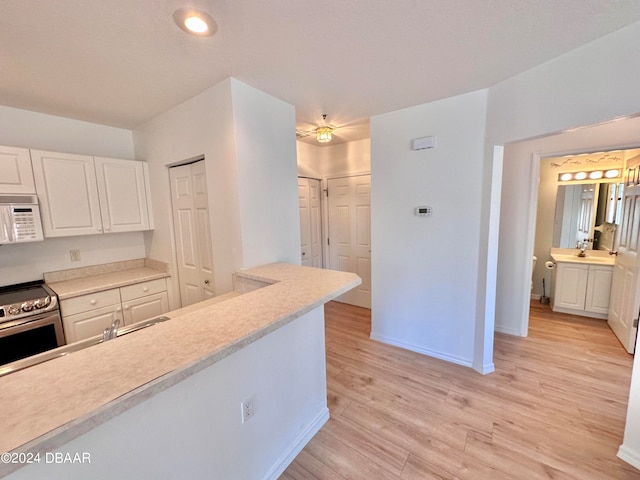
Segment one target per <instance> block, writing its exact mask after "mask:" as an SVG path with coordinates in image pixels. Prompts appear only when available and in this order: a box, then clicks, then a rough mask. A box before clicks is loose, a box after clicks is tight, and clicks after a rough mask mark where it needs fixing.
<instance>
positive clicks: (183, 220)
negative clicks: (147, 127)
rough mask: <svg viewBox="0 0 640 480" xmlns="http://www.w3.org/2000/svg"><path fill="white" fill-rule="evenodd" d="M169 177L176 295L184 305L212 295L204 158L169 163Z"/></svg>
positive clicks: (211, 257) (213, 292)
mask: <svg viewBox="0 0 640 480" xmlns="http://www.w3.org/2000/svg"><path fill="white" fill-rule="evenodd" d="M169 178H170V179H171V206H172V210H173V224H174V235H175V241H176V250H177V252H176V256H177V262H178V279H179V284H180V299H181V302H182V306H183V307H186V306H187V305H191V304H193V303H196V302H200V301H202V300H206V299H207V298H211V297H214V296H215V288H214V278H213V248H212V244H211V230H210V228H209V225H210V224H209V207H208V196H207V182H206V173H205V167H204V161H199V162H196V163H192V164H188V165H181V166H179V167H172V168H170V169H169Z"/></svg>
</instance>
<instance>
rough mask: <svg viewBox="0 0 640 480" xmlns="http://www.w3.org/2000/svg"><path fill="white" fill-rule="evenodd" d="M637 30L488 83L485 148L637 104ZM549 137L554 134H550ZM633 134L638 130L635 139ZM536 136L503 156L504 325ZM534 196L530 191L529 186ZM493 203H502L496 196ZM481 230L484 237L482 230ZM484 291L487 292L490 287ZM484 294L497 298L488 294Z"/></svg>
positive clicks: (527, 213)
mask: <svg viewBox="0 0 640 480" xmlns="http://www.w3.org/2000/svg"><path fill="white" fill-rule="evenodd" d="M639 35H640V23H635V24H633V25H631V26H629V27H626V28H624V29H622V30H619V31H617V32H614V33H612V34H610V35H608V36H606V37H603V38H601V39H599V40H597V41H595V42H592V43H589V44H587V45H584V46H582V47H581V48H579V49H577V50H575V51H573V52H570V53H568V54H566V55H564V56H562V57H559V58H557V59H555V60H552V61H550V62H547V63H545V64H543V65H541V66H539V67H537V68H534V69H532V70H530V71H528V72H525V73H523V74H521V75H517V76H516V77H513V78H511V79H509V80H506V81H504V82H502V83H500V84H498V85H496V86H494V87H491V88H490V89H489V105H488V115H487V146H488V148H491V146H493V145H500V144H505V143H509V142H517V141H519V140H523V139H531V138H533V137H538V136H544V135H548V134H551V133H555V132H560V131H562V130H563V129H572V128H575V127H579V126H583V125H592V124H596V123H598V122H602V121H606V120H610V119H613V118H616V117H621V116H624V115H633V114H635V113H637V112H640V95H638V79H640V44H638V42H637V38H638V36H639ZM614 72H623V73H624V74H620V75H618V74H614ZM636 132H637V131H636ZM575 133H578V132H575ZM553 138H556V137H550V138H549V139H550V140H551V139H553ZM637 138H638V136H637V133H636V136H635V139H636V141H637ZM585 140H586V139H585ZM603 141H604V140H603ZM534 142H535V141H533V140H532V143H530V144H528V145H517V146H515V145H514V147H515V148H517V149H518V152H517V154H516V155H517V158H516V156H514V153H512V152H509V156H508V157H505V159H504V177H503V178H504V181H503V182H502V187H503V191H502V205H503V206H504V205H505V204H507V206H508V207H509V208H508V209H507V210H503V212H502V215H501V218H500V247H499V261H498V269H499V270H498V272H499V273H498V285H497V295H496V298H497V303H496V318H495V321H496V324H498V325H503V326H504V325H508V324H509V320H508V318H509V316H510V315H515V317H516V318H519V319H521V318H522V316H523V315H522V311H523V309H524V306H525V305H526V302H528V290H529V279H527V275H528V274H530V272H531V255H532V253H533V238H532V232H533V230H532V226H534V225H535V219H533V218H532V211H531V209H530V208H529V207H530V203H531V202H530V200H529V198H530V194H532V192H531V188H530V183H531V182H530V179H529V175H530V170H531V154H532V152H534V151H536V150H537V149H539V148H542V147H540V146H538V145H537V144H535V143H534ZM606 143H607V144H609V145H611V144H616V143H618V141H617V140H613V139H607V140H606ZM627 146H629V147H633V146H638V145H637V144H636V145H627ZM567 148H568V147H567V146H566V145H564V146H561V145H554V146H549V147H546V146H545V147H544V149H545V150H549V151H556V152H557V151H558V150H562V149H567ZM567 153H569V152H567ZM494 166H495V164H494V162H493V158H492V156H491V154H490V153H489V152H488V151H487V153H486V155H485V175H484V177H485V179H486V178H487V172H489V171H492V170H493V169H494ZM500 187H501V185H500V184H499V183H493V185H491V184H490V183H485V186H484V191H483V204H484V205H486V207H485V208H483V222H484V221H485V220H487V219H488V218H489V216H490V215H491V213H492V210H491V208H490V204H491V202H490V201H489V200H488V199H489V198H490V197H491V196H492V193H493V194H494V196H495V191H496V190H497V191H500ZM492 188H493V191H492ZM531 197H532V198H533V197H535V195H533V194H532V195H531ZM534 200H535V199H534ZM494 205H495V206H497V208H500V207H499V205H498V204H497V203H494ZM533 210H535V209H533ZM488 233H489V234H490V233H491V232H488ZM483 237H484V238H487V235H483ZM493 260H494V259H492V258H490V257H487V256H486V255H485V256H484V258H481V269H482V268H483V267H484V265H483V264H484V263H485V261H486V265H487V266H489V267H490V266H491V264H492V263H493ZM484 268H487V267H484ZM487 293H490V292H489V290H488V289H487ZM482 300H483V301H486V302H493V301H494V299H493V298H491V296H490V295H486V297H485V298H484V299H482ZM478 321H479V324H482V328H484V329H486V330H489V329H493V327H494V319H493V318H492V317H489V316H487V317H485V318H484V319H480V318H479V319H478ZM638 405H640V386H638V384H637V382H636V383H635V384H634V387H633V388H632V390H631V393H630V398H629V408H630V409H636V408H637V406H638ZM629 428H633V429H634V431H636V432H637V429H638V428H640V424H638V423H636V424H635V425H634V426H628V429H629ZM638 437H639V436H638V435H631V434H630V432H629V431H627V432H626V433H625V446H626V447H627V448H628V450H630V451H634V452H636V453H637V452H640V441H639V440H640V438H638ZM627 439H629V440H627ZM627 441H629V443H627Z"/></svg>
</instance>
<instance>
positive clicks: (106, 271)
mask: <svg viewBox="0 0 640 480" xmlns="http://www.w3.org/2000/svg"><path fill="white" fill-rule="evenodd" d="M168 276H169V273H168V266H167V264H165V263H162V262H158V261H154V260H150V259H145V258H141V259H137V260H129V261H124V262H115V263H108V264H104V265H95V266H91V267H84V268H78V269H72V270H61V271H58V272H48V273H45V274H44V279H45V281H46V282H47V285H48V286H49V287H51V289H52V290H53V291H54V292H56V294H57V295H58V298H59V299H60V300H65V299H68V298H73V297H78V296H80V295H87V294H90V293H95V292H101V291H104V290H109V289H111V288H119V287H125V286H127V285H133V284H135V283H141V282H146V281H149V280H155V279H158V278H166V277H168Z"/></svg>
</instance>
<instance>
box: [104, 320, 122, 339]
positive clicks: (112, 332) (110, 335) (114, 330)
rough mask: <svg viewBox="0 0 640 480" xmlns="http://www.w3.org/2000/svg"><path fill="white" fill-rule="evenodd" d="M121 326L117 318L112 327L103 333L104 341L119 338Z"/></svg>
mask: <svg viewBox="0 0 640 480" xmlns="http://www.w3.org/2000/svg"><path fill="white" fill-rule="evenodd" d="M119 326H120V319H118V318H116V319H115V320H114V321H113V323H112V324H111V326H110V327H107V328H105V329H104V332H102V341H103V342H106V341H107V340H113V339H114V338H116V337H117V336H118V327H119Z"/></svg>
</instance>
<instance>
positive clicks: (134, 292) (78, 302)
mask: <svg viewBox="0 0 640 480" xmlns="http://www.w3.org/2000/svg"><path fill="white" fill-rule="evenodd" d="M60 310H61V311H62V325H63V327H64V334H65V337H66V339H67V343H72V342H77V341H79V340H84V339H86V338H89V337H93V336H95V335H101V334H102V332H104V329H105V328H107V327H109V326H111V324H112V323H113V322H114V321H115V320H120V326H121V327H123V326H125V325H131V324H132V323H136V322H141V321H143V320H147V319H149V318H153V317H158V316H160V315H162V314H163V313H166V312H167V311H169V297H168V295H167V285H166V281H165V279H164V278H161V279H157V280H149V281H146V282H140V283H136V284H133V285H128V286H126V287H121V288H112V289H109V290H103V291H101V292H96V293H90V294H87V295H81V296H78V297H73V298H69V299H65V300H61V301H60Z"/></svg>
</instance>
